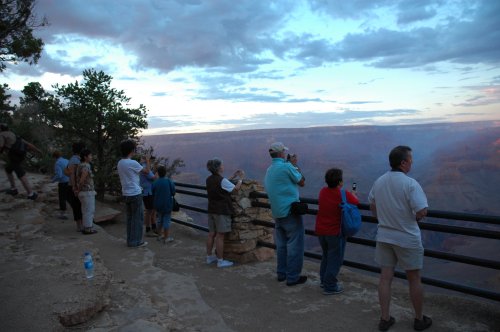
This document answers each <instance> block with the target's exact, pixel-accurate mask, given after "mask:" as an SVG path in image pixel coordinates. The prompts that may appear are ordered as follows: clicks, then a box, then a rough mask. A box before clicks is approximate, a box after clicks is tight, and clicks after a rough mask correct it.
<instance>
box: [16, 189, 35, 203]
mask: <svg viewBox="0 0 500 332" xmlns="http://www.w3.org/2000/svg"><path fill="white" fill-rule="evenodd" d="M16 191H17V190H16ZM37 197H38V194H37V193H36V191H34V192H33V193H32V194H31V195H29V196H28V199H31V200H32V201H34V200H35V199H37Z"/></svg>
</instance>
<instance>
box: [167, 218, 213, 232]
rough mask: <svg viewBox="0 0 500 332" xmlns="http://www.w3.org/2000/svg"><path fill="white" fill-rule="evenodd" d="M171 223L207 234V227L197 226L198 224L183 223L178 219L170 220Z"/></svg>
mask: <svg viewBox="0 0 500 332" xmlns="http://www.w3.org/2000/svg"><path fill="white" fill-rule="evenodd" d="M172 221H173V222H175V223H177V224H181V225H184V226H188V227H192V228H196V229H199V230H200V231H205V232H208V227H205V226H201V225H198V224H195V223H192V222H188V221H183V220H180V219H177V218H172Z"/></svg>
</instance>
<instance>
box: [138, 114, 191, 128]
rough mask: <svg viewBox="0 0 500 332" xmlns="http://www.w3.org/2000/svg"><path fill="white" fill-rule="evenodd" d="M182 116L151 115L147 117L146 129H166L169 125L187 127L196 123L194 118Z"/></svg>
mask: <svg viewBox="0 0 500 332" xmlns="http://www.w3.org/2000/svg"><path fill="white" fill-rule="evenodd" d="M188 119H189V118H188V117H184V116H151V117H148V129H157V128H165V130H167V131H168V128H170V127H189V126H194V125H196V124H197V122H196V121H194V120H188Z"/></svg>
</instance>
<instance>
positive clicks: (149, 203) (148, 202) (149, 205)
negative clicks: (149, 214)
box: [142, 195, 154, 210]
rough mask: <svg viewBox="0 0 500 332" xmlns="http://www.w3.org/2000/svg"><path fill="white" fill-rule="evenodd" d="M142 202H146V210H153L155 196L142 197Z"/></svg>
mask: <svg viewBox="0 0 500 332" xmlns="http://www.w3.org/2000/svg"><path fill="white" fill-rule="evenodd" d="M142 201H143V202H144V208H145V209H146V210H153V209H154V206H153V201H154V196H153V195H148V196H142Z"/></svg>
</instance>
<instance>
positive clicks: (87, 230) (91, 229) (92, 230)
mask: <svg viewBox="0 0 500 332" xmlns="http://www.w3.org/2000/svg"><path fill="white" fill-rule="evenodd" d="M95 233H97V230H95V229H93V228H85V229H84V230H83V231H82V234H84V235H89V234H95Z"/></svg>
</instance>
